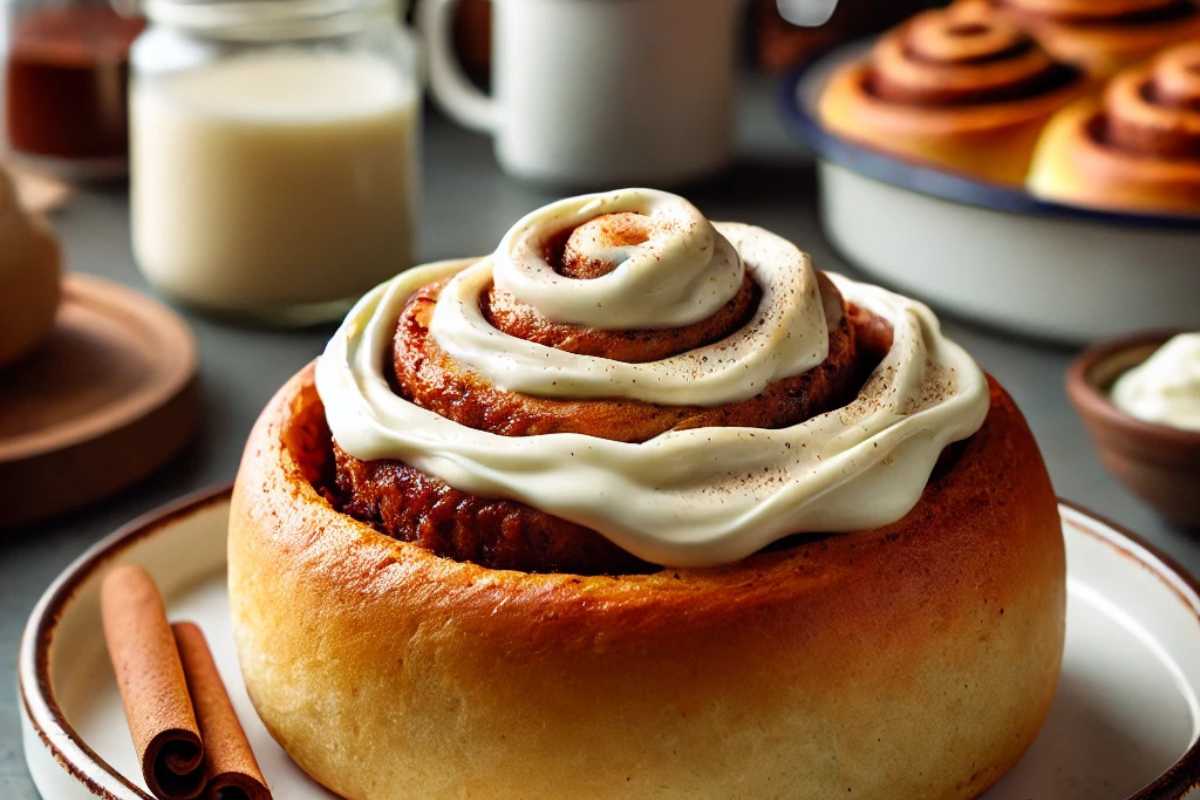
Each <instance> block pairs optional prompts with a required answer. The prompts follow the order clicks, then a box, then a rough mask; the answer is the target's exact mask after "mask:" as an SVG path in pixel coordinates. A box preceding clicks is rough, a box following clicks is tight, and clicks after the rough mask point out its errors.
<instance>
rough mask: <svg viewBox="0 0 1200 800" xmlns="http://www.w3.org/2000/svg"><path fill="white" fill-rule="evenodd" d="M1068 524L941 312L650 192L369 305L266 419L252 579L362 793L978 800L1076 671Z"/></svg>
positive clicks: (244, 574)
mask: <svg viewBox="0 0 1200 800" xmlns="http://www.w3.org/2000/svg"><path fill="white" fill-rule="evenodd" d="M1059 526H1060V523H1059V520H1058V516H1057V505H1056V502H1055V499H1054V495H1053V492H1052V491H1051V488H1050V484H1049V480H1048V478H1047V476H1046V471H1045V468H1044V466H1043V464H1042V460H1041V457H1040V455H1039V454H1038V451H1037V446H1036V444H1035V443H1034V441H1033V438H1032V436H1031V435H1030V433H1029V430H1028V428H1027V427H1026V425H1025V423H1024V421H1023V419H1022V418H1021V416H1020V413H1019V412H1018V411H1017V410H1016V408H1015V407H1014V406H1013V404H1012V401H1011V400H1010V399H1009V398H1008V396H1007V395H1006V394H1005V393H1004V392H1003V390H1002V389H1000V387H999V386H998V385H996V384H995V382H994V381H991V380H990V379H989V378H987V377H986V376H985V375H984V374H983V373H982V372H981V371H980V370H979V368H978V367H977V366H976V365H975V363H974V362H973V361H972V360H971V358H970V357H969V356H968V355H967V354H966V353H965V352H964V351H963V350H962V349H961V348H959V347H958V346H957V345H955V344H954V343H953V342H951V341H949V340H948V339H947V338H946V337H945V336H943V335H942V333H941V331H940V328H939V325H938V322H937V320H936V318H935V317H934V316H933V315H932V313H931V312H930V311H929V310H928V309H927V308H925V307H924V306H922V305H920V304H919V303H916V302H913V301H911V300H908V299H907V298H904V297H901V296H899V295H895V294H893V293H891V292H887V291H885V290H883V289H880V288H877V287H873V286H869V285H865V284H861V283H857V282H855V281H851V280H849V279H847V278H844V277H842V276H839V275H834V274H823V273H821V272H819V271H818V270H816V269H815V268H814V267H813V265H812V264H811V263H810V261H809V259H808V257H807V256H806V255H805V254H804V253H803V252H801V251H800V250H799V249H797V248H796V247H795V246H794V245H792V244H791V243H790V242H787V241H786V240H784V239H781V238H780V237H777V236H775V235H773V234H771V233H769V232H767V231H764V230H762V229H759V228H755V227H752V226H749V225H742V224H734V223H715V224H714V223H711V222H709V221H708V220H707V219H706V218H705V217H704V216H703V215H702V214H701V213H700V212H699V211H698V210H697V209H696V208H695V207H693V206H692V205H691V204H689V203H688V202H687V201H685V200H683V199H682V198H679V197H676V196H673V195H668V194H665V193H661V192H656V191H650V190H643V189H631V190H624V191H619V192H612V193H607V194H600V195H590V196H585V197H579V198H571V199H567V200H563V201H560V202H557V203H554V204H551V205H549V206H547V207H545V208H542V209H539V210H537V211H534V212H533V213H531V214H530V215H529V216H527V217H526V218H524V219H523V220H521V221H520V222H518V223H517V224H516V225H515V226H514V227H513V228H512V229H511V230H510V231H509V232H508V234H507V235H506V236H505V237H504V239H503V241H502V242H501V244H500V246H499V247H498V248H497V250H496V251H495V252H494V253H493V254H491V255H490V256H487V257H484V258H477V259H466V260H459V261H449V262H440V263H437V264H432V265H428V266H425V267H420V268H417V269H414V270H410V271H408V272H404V273H401V274H400V275H398V276H396V277H395V278H394V279H392V280H391V281H389V282H388V283H386V284H384V285H382V286H380V287H378V288H377V289H375V290H373V291H372V292H371V293H369V294H368V295H366V296H365V297H364V298H363V299H362V301H360V303H359V304H358V305H357V306H356V307H355V309H354V310H353V311H351V312H350V314H349V316H348V317H347V318H346V321H345V322H344V324H343V325H342V327H341V328H340V329H339V331H338V332H337V334H336V335H335V336H334V337H333V339H332V340H331V341H330V343H329V346H328V347H327V349H326V350H325V353H324V354H323V355H322V356H321V357H320V359H319V360H318V361H317V362H316V364H315V365H310V366H309V367H307V368H305V369H304V370H303V371H302V372H300V373H299V374H298V375H297V376H295V377H294V378H293V379H292V380H291V381H290V382H289V383H288V384H287V385H286V386H284V387H283V389H281V390H280V392H279V394H277V395H276V397H275V398H274V399H273V400H272V401H271V403H270V404H269V405H268V407H267V409H266V410H265V411H264V412H263V415H262V417H261V418H260V420H259V422H258V424H257V425H256V427H255V430H254V432H253V433H252V434H251V437H250V441H249V442H248V444H247V448H246V453H245V456H244V459H243V462H242V467H241V470H240V471H239V474H238V479H237V483H236V486H235V490H234V498H233V507H232V511H231V519H230V542H229V548H230V549H229V566H230V572H229V589H230V598H231V603H232V610H233V622H234V630H235V634H236V639H237V643H238V649H239V654H240V660H241V665H242V670H243V673H244V676H245V679H246V684H247V687H248V689H249V692H250V695H251V698H252V699H253V701H254V704H255V706H256V708H257V709H258V711H259V714H260V715H261V717H262V718H263V720H264V722H265V723H266V725H267V727H268V728H269V729H270V731H271V732H272V734H273V735H274V736H275V737H276V739H278V740H279V742H280V743H281V744H282V745H283V746H284V748H285V749H286V750H287V751H288V752H289V753H290V754H291V756H292V757H293V758H294V759H296V761H297V762H298V763H299V764H300V766H302V767H303V768H304V769H305V770H306V771H307V772H308V773H309V774H311V775H313V776H314V777H315V778H316V779H318V780H319V781H321V782H322V783H323V784H325V785H326V786H328V787H329V788H330V789H332V790H333V791H334V792H336V793H338V794H339V795H341V796H343V797H346V798H349V799H350V800H390V799H391V798H400V797H412V796H417V797H428V798H439V797H461V796H469V795H479V796H486V797H492V798H502V799H503V798H525V797H537V796H556V797H557V796H567V797H601V798H603V797H614V798H615V797H645V796H651V795H653V796H656V797H666V798H671V797H714V798H717V797H720V798H724V797H732V796H747V797H769V796H786V797H792V798H827V797H830V796H835V795H837V796H840V795H842V794H846V793H848V792H853V794H854V796H856V797H860V798H884V797H888V798H891V797H896V796H906V797H916V796H936V797H945V798H969V797H974V796H976V795H978V794H979V793H980V792H982V791H983V790H984V789H985V788H986V787H987V786H988V785H990V784H991V783H992V782H994V781H995V780H996V779H997V778H998V777H999V776H1000V775H1001V774H1002V773H1003V772H1004V771H1005V770H1006V769H1007V768H1008V767H1009V766H1011V765H1012V764H1013V763H1014V762H1015V761H1016V759H1017V758H1018V757H1019V756H1020V754H1021V752H1022V751H1023V750H1024V748H1025V747H1026V746H1027V745H1028V744H1029V743H1030V742H1031V741H1032V739H1033V737H1034V735H1035V734H1036V732H1037V729H1038V727H1039V726H1040V724H1041V721H1042V719H1043V718H1044V716H1045V713H1046V711H1047V708H1048V705H1049V702H1050V698H1051V696H1052V694H1053V692H1054V687H1055V683H1056V680H1057V674H1058V667H1059V660H1060V657H1061V651H1062V636H1063V614H1064V597H1065V594H1064V567H1063V547H1062V537H1061V533H1060V527H1059ZM864 720H866V721H868V722H864Z"/></svg>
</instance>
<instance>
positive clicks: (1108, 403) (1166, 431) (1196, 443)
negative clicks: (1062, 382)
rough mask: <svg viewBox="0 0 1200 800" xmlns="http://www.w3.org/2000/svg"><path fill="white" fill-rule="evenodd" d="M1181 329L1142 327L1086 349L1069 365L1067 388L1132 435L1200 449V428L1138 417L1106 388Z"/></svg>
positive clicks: (1084, 406) (1084, 407)
mask: <svg viewBox="0 0 1200 800" xmlns="http://www.w3.org/2000/svg"><path fill="white" fill-rule="evenodd" d="M1179 333H1184V331H1183V330H1180V329H1167V330H1153V331H1141V332H1139V333H1132V334H1129V335H1128V336H1121V337H1118V338H1115V339H1106V340H1104V341H1102V342H1100V343H1098V344H1096V345H1094V346H1092V347H1089V348H1088V349H1087V350H1085V351H1083V353H1081V354H1080V355H1079V356H1077V357H1076V358H1075V359H1074V360H1073V361H1072V362H1071V365H1070V367H1068V368H1067V392H1068V393H1069V394H1070V395H1071V399H1072V400H1073V401H1074V402H1075V405H1076V406H1077V407H1078V408H1079V410H1080V412H1081V413H1085V412H1086V413H1088V414H1090V415H1094V416H1095V418H1096V419H1097V421H1099V422H1101V423H1103V424H1104V425H1107V426H1111V427H1113V428H1116V429H1118V430H1121V431H1123V432H1125V433H1126V434H1127V435H1130V436H1137V437H1140V438H1144V439H1146V440H1148V441H1150V442H1152V443H1154V444H1157V445H1163V446H1166V447H1171V448H1174V447H1181V446H1187V447H1193V448H1198V449H1200V431H1189V430H1184V429H1183V428H1174V427H1172V426H1170V425H1163V424H1160V423H1157V422H1148V421H1146V420H1143V419H1138V418H1137V417H1135V416H1133V415H1132V414H1129V413H1126V412H1125V411H1122V410H1121V409H1119V408H1117V407H1116V405H1114V404H1113V402H1112V400H1111V399H1110V398H1109V396H1108V392H1107V391H1106V390H1107V389H1108V388H1109V387H1110V386H1111V385H1112V381H1113V380H1115V379H1116V377H1117V376H1118V375H1119V374H1120V373H1122V372H1124V371H1125V370H1127V369H1130V368H1132V367H1134V366H1137V365H1138V364H1140V363H1142V362H1143V361H1145V360H1146V358H1147V357H1149V355H1150V354H1151V353H1152V352H1153V351H1154V349H1156V348H1157V347H1158V346H1159V345H1162V344H1164V343H1165V342H1166V341H1167V340H1168V339H1170V338H1171V337H1173V336H1175V335H1176V334H1179ZM1143 349H1146V350H1147V352H1146V355H1145V356H1143V357H1141V358H1136V359H1131V360H1129V361H1128V363H1125V362H1124V361H1122V362H1120V363H1115V364H1112V366H1111V367H1110V369H1112V370H1113V373H1112V374H1111V375H1110V374H1107V372H1105V374H1096V373H1097V371H1104V368H1105V367H1106V366H1108V363H1109V362H1110V361H1112V360H1115V359H1117V358H1118V357H1120V356H1122V355H1123V354H1125V353H1127V352H1130V351H1140V350H1143Z"/></svg>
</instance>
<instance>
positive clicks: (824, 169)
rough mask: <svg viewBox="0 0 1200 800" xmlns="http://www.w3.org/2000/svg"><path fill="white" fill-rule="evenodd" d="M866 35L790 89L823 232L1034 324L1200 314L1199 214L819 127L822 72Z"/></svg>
mask: <svg viewBox="0 0 1200 800" xmlns="http://www.w3.org/2000/svg"><path fill="white" fill-rule="evenodd" d="M863 48H864V45H861V44H858V45H851V46H849V47H847V48H844V49H842V50H839V51H837V52H835V53H833V54H831V55H830V56H827V57H826V58H824V59H821V60H820V61H818V62H816V63H815V64H813V65H812V66H810V67H808V68H806V69H805V70H803V71H801V72H800V73H798V74H797V75H796V77H795V78H794V79H792V80H790V81H788V82H787V83H786V84H785V87H786V88H785V93H784V96H783V106H784V111H785V113H786V114H787V115H788V118H789V119H790V120H791V121H792V122H793V123H795V125H796V127H797V129H798V130H799V132H800V133H801V135H802V136H803V137H804V138H805V140H806V141H807V142H808V143H809V145H810V146H812V148H813V149H814V150H815V151H816V153H817V155H818V160H819V177H820V182H821V198H820V201H821V217H822V222H823V224H824V226H825V230H826V233H827V234H828V235H829V238H830V240H831V241H832V242H833V244H834V245H835V246H836V247H837V248H838V249H839V250H840V251H841V252H842V253H843V254H844V255H845V256H846V257H847V258H848V259H850V260H851V261H852V262H853V263H855V264H856V265H857V266H859V267H860V268H862V269H863V270H864V271H866V272H869V273H871V274H872V275H873V276H875V277H877V278H879V279H880V280H882V281H884V282H885V283H887V284H889V285H891V286H894V287H896V288H899V289H901V290H904V291H905V292H908V293H911V294H913V295H916V296H918V297H921V298H924V299H926V300H929V301H930V302H931V303H933V304H935V305H938V306H940V307H942V308H945V309H947V310H949V311H952V312H954V313H957V314H961V315H964V316H967V317H971V318H973V319H977V320H980V321H981V322H984V323H987V324H989V325H992V326H996V327H1000V328H1005V329H1008V330H1014V331H1017V332H1019V333H1023V334H1027V335H1032V336H1036V337H1040V338H1049V339H1056V340H1060V341H1066V342H1071V343H1075V344H1082V343H1085V342H1088V341H1092V340H1095V339H1101V338H1107V337H1109V336H1115V335H1118V334H1122V333H1128V332H1129V331H1131V330H1139V329H1144V328H1160V327H1172V328H1187V329H1194V328H1197V327H1200V303H1197V302H1196V298H1197V297H1200V269H1197V264H1198V259H1197V255H1196V254H1197V253H1200V218H1182V217H1173V216H1166V215H1163V216H1155V215H1148V214H1120V213H1112V212H1106V211H1095V210H1089V209H1084V208H1079V207H1075V206H1069V205H1064V204H1061V203H1051V202H1044V201H1041V200H1037V199H1035V198H1034V197H1032V196H1030V195H1029V194H1027V193H1026V192H1024V191H1022V190H1019V189H1013V188H1009V187H1004V186H999V185H995V184H990V183H985V182H983V181H979V180H975V179H973V178H971V177H968V176H965V175H960V174H957V173H952V172H947V171H943V170H939V169H936V168H932V167H929V166H924V165H919V164H915V163H910V162H907V161H904V160H902V159H899V158H896V157H893V156H891V155H889V154H886V153H883V152H881V151H878V150H875V149H872V148H869V147H865V146H862V145H859V144H855V143H853V142H850V141H848V140H846V139H843V138H842V137H840V136H837V135H835V134H833V133H830V132H829V131H827V130H825V128H824V127H823V126H822V125H821V123H820V121H819V117H818V114H817V112H816V106H817V100H818V98H819V97H820V94H821V91H822V90H823V88H824V86H825V83H826V80H827V78H828V77H829V75H830V73H831V72H832V71H833V70H834V69H835V68H836V67H837V66H839V65H840V64H842V63H843V62H845V61H846V60H849V59H853V58H857V57H859V56H860V55H861V54H862V52H863Z"/></svg>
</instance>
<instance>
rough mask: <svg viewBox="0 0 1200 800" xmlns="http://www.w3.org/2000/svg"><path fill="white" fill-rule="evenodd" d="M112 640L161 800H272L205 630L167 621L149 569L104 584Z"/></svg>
mask: <svg viewBox="0 0 1200 800" xmlns="http://www.w3.org/2000/svg"><path fill="white" fill-rule="evenodd" d="M100 608H101V616H102V618H103V622H104V638H105V641H106V643H107V644H108V652H109V656H110V657H111V659H112V664H113V670H114V672H115V673H116V676H117V686H118V688H119V689H120V691H121V700H122V702H123V703H124V706H125V719H126V720H127V721H128V723H129V731H130V733H131V734H132V736H133V746H134V748H135V749H136V750H137V754H138V758H139V759H141V764H142V776H143V777H144V778H145V781H146V786H147V787H148V788H149V789H150V791H151V793H153V794H154V796H155V797H157V798H159V800H193V799H194V798H199V797H201V796H203V797H204V798H207V800H270V797H271V792H270V789H268V788H267V782H266V780H265V779H264V778H263V775H262V770H261V769H259V766H258V762H257V760H256V759H255V758H254V752H253V751H252V750H251V749H250V742H249V741H248V740H247V739H246V733H245V731H243V730H242V725H241V723H240V722H239V721H238V718H237V714H236V712H234V710H233V703H232V702H230V700H229V695H228V693H227V692H226V691H225V684H224V683H223V682H222V681H221V675H220V673H219V672H218V671H217V665H216V662H214V661H213V657H212V653H211V652H210V651H209V649H208V643H207V642H206V641H205V639H204V634H203V633H202V632H201V631H200V629H199V628H198V627H196V626H195V625H194V624H192V623H190V622H179V623H176V624H174V625H172V624H170V623H168V622H167V615H166V608H165V607H164V605H163V599H162V595H161V594H160V593H159V591H158V587H157V586H155V584H154V580H153V579H152V578H151V577H150V575H149V574H148V573H147V572H146V571H145V570H144V569H142V568H141V567H138V566H132V565H127V566H120V567H117V568H116V569H114V570H113V571H112V572H110V573H109V574H108V576H107V577H105V579H104V583H103V585H102V586H101V589H100Z"/></svg>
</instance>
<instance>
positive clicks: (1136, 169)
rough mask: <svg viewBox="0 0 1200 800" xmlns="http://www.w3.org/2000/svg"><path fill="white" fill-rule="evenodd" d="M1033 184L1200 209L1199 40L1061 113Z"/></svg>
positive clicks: (1138, 204)
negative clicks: (1102, 93)
mask: <svg viewBox="0 0 1200 800" xmlns="http://www.w3.org/2000/svg"><path fill="white" fill-rule="evenodd" d="M1029 188H1030V191H1032V192H1033V193H1034V194H1037V195H1039V196H1041V197H1045V198H1048V199H1052V200H1059V201H1062V202H1068V203H1075V204H1079V205H1085V206H1094V207H1097V208H1105V209H1112V210H1118V211H1140V212H1162V213H1177V214H1200V42H1196V43H1192V44H1186V45H1180V46H1178V47H1175V48H1172V49H1170V50H1167V51H1165V52H1164V53H1162V54H1160V55H1159V56H1158V57H1157V58H1155V59H1154V60H1153V61H1152V62H1151V63H1149V64H1145V65H1142V66H1139V67H1133V68H1131V69H1128V70H1126V71H1124V72H1122V73H1121V74H1119V75H1118V76H1117V77H1115V78H1113V79H1112V81H1111V82H1109V84H1108V86H1107V87H1106V88H1105V90H1104V96H1103V98H1102V99H1100V100H1096V99H1088V100H1083V101H1080V102H1078V103H1075V104H1073V105H1071V106H1069V107H1068V108H1066V109H1064V110H1063V111H1062V112H1060V113H1059V114H1058V115H1056V116H1055V118H1054V119H1053V120H1052V121H1051V123H1050V124H1049V125H1048V126H1047V128H1046V131H1045V133H1044V134H1043V136H1042V140H1041V142H1040V144H1039V145H1038V150H1037V156H1036V158H1035V160H1034V166H1033V169H1032V171H1031V173H1030V179H1029Z"/></svg>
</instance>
